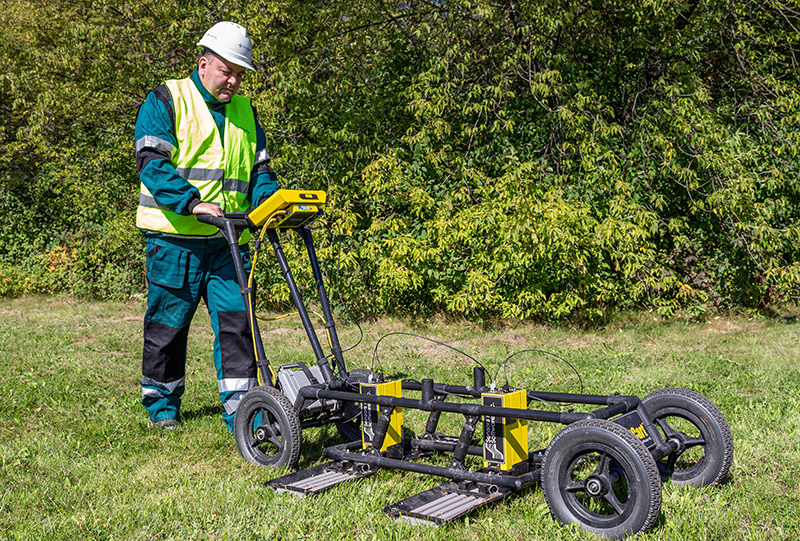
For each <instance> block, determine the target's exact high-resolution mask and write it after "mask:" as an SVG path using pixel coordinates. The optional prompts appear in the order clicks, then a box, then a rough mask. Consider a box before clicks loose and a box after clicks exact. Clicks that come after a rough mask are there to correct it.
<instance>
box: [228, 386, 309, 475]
mask: <svg viewBox="0 0 800 541" xmlns="http://www.w3.org/2000/svg"><path fill="white" fill-rule="evenodd" d="M233 435H234V438H235V439H236V446H237V447H238V448H239V454H241V455H242V457H243V458H244V459H245V460H246V461H248V462H250V463H252V464H258V465H259V466H268V467H272V468H280V467H282V466H288V467H289V468H295V467H297V461H298V459H299V457H300V446H301V445H302V437H301V430H300V419H299V418H298V416H297V412H296V411H295V409H294V406H292V403H291V402H289V399H288V398H286V396H285V395H284V394H283V393H281V392H280V391H278V390H277V389H274V388H272V387H254V388H252V389H250V390H249V391H247V393H246V394H245V395H244V398H242V401H241V402H240V403H239V407H238V408H237V409H236V417H235V418H234V420H233Z"/></svg>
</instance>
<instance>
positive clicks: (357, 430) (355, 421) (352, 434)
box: [336, 368, 382, 441]
mask: <svg viewBox="0 0 800 541" xmlns="http://www.w3.org/2000/svg"><path fill="white" fill-rule="evenodd" d="M348 375H349V377H348V380H349V381H350V382H351V383H354V384H359V383H369V382H370V380H372V382H373V383H378V382H380V381H382V378H381V376H380V375H379V374H378V373H376V372H373V371H372V370H369V369H367V368H356V369H355V370H351V371H350V373H349V374H348ZM342 409H343V411H344V412H345V414H346V416H347V420H346V421H339V422H337V423H336V428H337V430H339V434H341V436H342V437H343V438H344V439H345V440H347V441H358V440H360V439H361V404H360V403H358V402H351V401H348V400H346V401H344V403H343V404H342Z"/></svg>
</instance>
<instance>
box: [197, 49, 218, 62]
mask: <svg viewBox="0 0 800 541" xmlns="http://www.w3.org/2000/svg"><path fill="white" fill-rule="evenodd" d="M204 56H205V57H206V58H208V57H213V58H216V59H217V60H222V57H221V56H220V55H218V54H217V53H215V52H214V51H212V50H211V49H209V48H208V47H203V50H202V51H200V56H198V57H197V61H198V62H199V61H200V59H201V58H203V57H204Z"/></svg>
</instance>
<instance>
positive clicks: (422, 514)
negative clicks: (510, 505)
mask: <svg viewBox="0 0 800 541" xmlns="http://www.w3.org/2000/svg"><path fill="white" fill-rule="evenodd" d="M513 492H514V491H513V490H511V489H508V488H502V487H497V486H495V485H484V484H480V483H472V482H469V481H461V482H456V481H449V482H447V483H445V484H443V485H439V486H438V487H434V488H432V489H430V490H426V491H425V492H421V493H419V494H417V495H415V496H411V497H410V498H406V499H405V500H402V501H399V502H397V503H394V504H392V505H389V506H387V507H385V508H384V509H383V512H384V513H386V514H387V515H389V516H390V517H393V518H396V519H397V520H399V521H401V522H408V523H411V524H419V525H424V526H434V527H438V526H439V525H441V524H445V523H447V522H450V521H452V520H455V519H457V518H460V517H462V516H464V515H466V514H467V513H469V512H470V511H473V510H475V509H477V508H479V507H483V506H484V505H488V504H490V503H493V502H497V501H500V500H502V499H503V498H505V497H506V496H508V495H510V494H512V493H513Z"/></svg>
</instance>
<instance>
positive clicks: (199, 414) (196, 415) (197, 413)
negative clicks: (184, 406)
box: [181, 406, 222, 421]
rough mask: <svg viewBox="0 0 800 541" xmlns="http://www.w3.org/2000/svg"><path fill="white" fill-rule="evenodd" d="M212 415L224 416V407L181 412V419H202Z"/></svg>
mask: <svg viewBox="0 0 800 541" xmlns="http://www.w3.org/2000/svg"><path fill="white" fill-rule="evenodd" d="M212 415H222V406H203V407H202V408H199V409H194V410H192V409H190V410H181V419H182V420H184V421H189V420H192V419H201V418H203V417H210V416H212Z"/></svg>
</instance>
